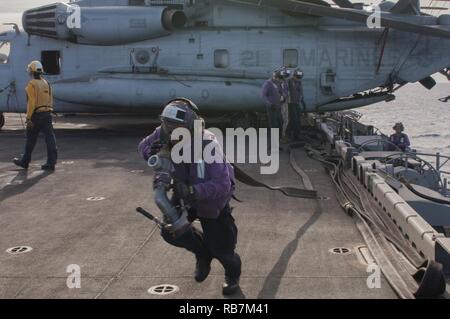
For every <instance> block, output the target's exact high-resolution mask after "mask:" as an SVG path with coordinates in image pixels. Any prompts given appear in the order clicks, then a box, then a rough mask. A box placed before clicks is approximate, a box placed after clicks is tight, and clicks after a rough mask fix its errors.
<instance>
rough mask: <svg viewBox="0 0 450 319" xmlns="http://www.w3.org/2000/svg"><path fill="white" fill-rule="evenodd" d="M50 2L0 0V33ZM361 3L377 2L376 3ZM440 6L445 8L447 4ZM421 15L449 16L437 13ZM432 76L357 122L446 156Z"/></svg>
mask: <svg viewBox="0 0 450 319" xmlns="http://www.w3.org/2000/svg"><path fill="white" fill-rule="evenodd" d="M54 2H57V1H56V0H14V1H10V0H0V31H1V30H2V29H4V28H5V27H4V26H2V23H6V22H15V23H19V24H20V21H21V12H23V11H24V10H26V9H30V8H33V7H37V6H41V5H45V4H50V3H54ZM63 2H65V1H63ZM364 2H367V3H372V2H373V3H377V2H378V1H368V0H367V1H364ZM440 3H442V2H440ZM423 5H424V4H423ZM440 6H446V7H449V6H450V2H447V3H445V4H444V5H440ZM425 12H427V13H432V14H442V13H449V12H448V11H439V12H438V11H437V10H434V11H430V10H428V11H425ZM434 77H435V79H436V80H437V81H438V84H437V85H436V86H435V87H434V88H433V89H432V90H430V91H429V90H427V89H425V88H424V87H422V86H421V85H420V84H408V85H406V86H405V87H403V88H402V89H400V90H399V91H397V92H396V96H397V98H396V100H395V101H392V102H389V103H385V102H382V103H377V104H374V105H370V106H367V107H364V108H359V109H357V110H358V111H359V112H361V113H363V114H364V116H363V117H362V119H361V121H362V122H364V123H367V124H372V125H374V126H376V127H378V128H379V129H380V130H381V131H382V132H383V133H385V134H390V133H391V132H392V126H393V124H394V123H395V122H399V121H401V122H403V124H404V126H405V129H406V131H405V132H406V133H407V134H408V135H409V137H410V139H411V143H412V147H413V148H415V149H417V150H418V151H421V152H432V153H435V152H441V153H443V154H449V155H450V101H449V102H448V103H442V102H440V101H439V100H438V98H441V97H445V96H448V95H450V82H448V81H447V80H446V79H445V78H444V77H443V76H441V75H435V76H434Z"/></svg>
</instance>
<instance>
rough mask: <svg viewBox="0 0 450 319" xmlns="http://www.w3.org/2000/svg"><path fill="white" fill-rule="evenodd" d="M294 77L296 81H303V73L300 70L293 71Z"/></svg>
mask: <svg viewBox="0 0 450 319" xmlns="http://www.w3.org/2000/svg"><path fill="white" fill-rule="evenodd" d="M294 77H296V78H297V79H303V71H302V70H301V69H296V70H295V71H294Z"/></svg>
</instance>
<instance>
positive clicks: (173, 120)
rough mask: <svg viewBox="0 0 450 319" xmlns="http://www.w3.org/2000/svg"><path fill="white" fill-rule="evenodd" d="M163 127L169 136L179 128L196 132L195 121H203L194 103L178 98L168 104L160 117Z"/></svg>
mask: <svg viewBox="0 0 450 319" xmlns="http://www.w3.org/2000/svg"><path fill="white" fill-rule="evenodd" d="M160 119H161V127H162V129H163V130H164V132H165V133H166V134H167V135H169V136H170V135H171V134H172V132H173V131H174V130H175V129H176V128H179V127H184V128H187V129H188V130H190V131H191V132H193V131H194V124H195V120H201V117H200V115H199V110H198V107H197V105H195V103H194V102H192V101H191V100H189V99H187V98H183V97H181V98H176V99H173V100H170V101H169V102H167V104H166V106H165V107H164V110H163V111H162V113H161V115H160Z"/></svg>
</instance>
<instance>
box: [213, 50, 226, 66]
mask: <svg viewBox="0 0 450 319" xmlns="http://www.w3.org/2000/svg"><path fill="white" fill-rule="evenodd" d="M228 64H229V54H228V50H216V51H214V66H215V67H216V68H219V69H225V68H227V67H228Z"/></svg>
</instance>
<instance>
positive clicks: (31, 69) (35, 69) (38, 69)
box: [27, 61, 44, 74]
mask: <svg viewBox="0 0 450 319" xmlns="http://www.w3.org/2000/svg"><path fill="white" fill-rule="evenodd" d="M27 72H28V73H30V74H33V73H39V74H42V73H44V67H43V66H42V63H41V62H40V61H31V62H30V64H28V66H27Z"/></svg>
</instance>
